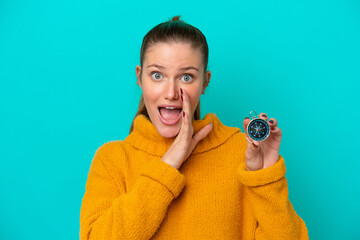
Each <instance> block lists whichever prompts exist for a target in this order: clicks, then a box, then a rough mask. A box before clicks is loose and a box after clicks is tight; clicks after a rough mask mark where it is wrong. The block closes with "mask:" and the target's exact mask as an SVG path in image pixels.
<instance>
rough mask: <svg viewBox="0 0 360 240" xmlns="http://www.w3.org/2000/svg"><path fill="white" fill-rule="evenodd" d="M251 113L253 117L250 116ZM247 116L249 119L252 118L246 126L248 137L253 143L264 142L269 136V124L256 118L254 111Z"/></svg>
mask: <svg viewBox="0 0 360 240" xmlns="http://www.w3.org/2000/svg"><path fill="white" fill-rule="evenodd" d="M252 113H254V114H255V116H252V115H251V114H252ZM249 116H250V119H251V118H252V120H251V121H250V122H249V124H248V125H247V132H248V135H249V137H251V138H252V139H253V140H255V141H259V142H260V141H264V140H265V139H266V138H267V137H268V136H269V134H270V127H269V124H268V123H267V122H266V121H265V120H263V119H261V118H256V116H257V114H256V112H255V111H251V112H250V114H249Z"/></svg>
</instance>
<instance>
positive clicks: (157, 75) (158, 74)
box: [152, 72, 162, 80]
mask: <svg viewBox="0 0 360 240" xmlns="http://www.w3.org/2000/svg"><path fill="white" fill-rule="evenodd" d="M152 76H153V78H155V79H156V80H159V79H161V77H162V76H161V74H160V73H158V72H154V73H153V74H152Z"/></svg>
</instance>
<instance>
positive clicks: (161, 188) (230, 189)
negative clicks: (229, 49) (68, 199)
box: [80, 17, 308, 240]
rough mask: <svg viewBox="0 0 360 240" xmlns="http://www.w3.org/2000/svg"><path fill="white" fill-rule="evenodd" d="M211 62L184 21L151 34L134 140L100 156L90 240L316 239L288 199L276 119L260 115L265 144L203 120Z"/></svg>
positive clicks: (84, 214) (93, 181)
mask: <svg viewBox="0 0 360 240" xmlns="http://www.w3.org/2000/svg"><path fill="white" fill-rule="evenodd" d="M207 63H208V46H207V43H206V39H205V37H204V35H203V34H202V33H201V32H200V31H199V30H198V29H197V28H195V27H193V26H191V25H189V24H186V23H185V22H184V21H181V20H179V17H174V18H173V19H172V20H170V21H168V22H164V23H161V24H159V25H157V26H155V27H154V28H153V29H152V30H150V31H149V32H148V33H147V35H146V36H145V37H144V39H143V43H142V47H141V54H140V66H136V75H137V84H138V85H139V86H140V87H141V89H142V96H141V100H140V105H139V109H138V112H137V114H136V116H135V118H134V121H133V124H132V126H131V128H130V134H129V136H128V137H127V138H126V139H125V140H124V141H112V142H108V143H106V144H104V145H102V146H101V147H100V148H99V149H98V150H97V151H96V153H95V156H94V158H93V161H92V164H91V167H90V171H89V175H88V180H87V183H86V192H85V194H84V197H83V202H82V206H81V216H80V239H81V240H85V239H97V240H98V239H308V233H307V228H306V226H305V224H304V222H303V220H302V219H301V218H300V217H299V216H298V215H297V214H296V212H295V211H294V209H293V207H292V205H291V203H290V201H289V199H288V188H287V181H286V178H285V171H286V170H285V163H284V159H283V158H282V156H281V155H279V148H280V141H281V130H280V129H279V127H278V126H277V121H276V119H274V118H271V119H269V120H268V117H267V114H265V113H262V114H260V115H259V117H260V118H262V119H264V120H265V121H268V123H269V125H270V127H271V133H270V135H269V137H268V138H267V139H266V140H265V141H262V142H256V141H253V140H251V138H249V137H248V136H247V133H242V132H241V131H240V129H239V128H236V127H228V126H225V125H223V124H222V123H221V122H220V120H219V119H218V117H217V116H216V115H215V114H214V113H208V114H206V115H205V117H204V119H200V102H199V99H200V96H201V94H203V93H204V91H205V89H206V87H207V86H208V84H209V82H210V77H211V72H210V71H206V70H207ZM249 121H250V119H248V118H246V119H245V120H244V121H243V124H244V129H246V126H247V124H248V123H249Z"/></svg>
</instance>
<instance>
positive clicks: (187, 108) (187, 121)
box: [180, 88, 193, 139]
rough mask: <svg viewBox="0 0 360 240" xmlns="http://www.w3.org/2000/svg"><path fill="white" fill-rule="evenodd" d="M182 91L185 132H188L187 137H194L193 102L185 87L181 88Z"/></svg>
mask: <svg viewBox="0 0 360 240" xmlns="http://www.w3.org/2000/svg"><path fill="white" fill-rule="evenodd" d="M180 93H181V96H182V100H183V102H182V110H183V112H184V113H185V117H184V118H183V119H184V129H183V132H184V134H186V138H187V139H191V137H192V133H193V132H192V121H191V103H190V98H189V95H188V94H187V92H186V90H185V89H184V88H180Z"/></svg>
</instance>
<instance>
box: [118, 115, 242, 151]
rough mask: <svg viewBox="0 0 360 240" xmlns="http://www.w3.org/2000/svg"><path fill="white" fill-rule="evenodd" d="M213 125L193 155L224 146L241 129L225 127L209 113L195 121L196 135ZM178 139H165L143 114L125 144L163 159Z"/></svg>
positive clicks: (137, 117) (138, 118)
mask: <svg viewBox="0 0 360 240" xmlns="http://www.w3.org/2000/svg"><path fill="white" fill-rule="evenodd" d="M209 123H212V124H213V127H212V129H211V132H210V133H209V134H208V135H207V136H206V137H205V138H204V139H203V140H201V141H200V142H199V143H198V144H197V145H196V147H195V149H194V150H193V152H192V154H198V153H202V152H205V151H208V150H210V149H212V148H215V147H217V146H219V145H221V144H223V143H224V142H225V141H226V140H227V139H229V138H230V137H231V136H232V135H234V134H235V133H236V132H239V131H240V129H239V128H236V127H228V126H225V125H223V124H222V123H221V122H220V120H219V118H218V117H217V116H216V115H215V114H214V113H208V114H206V115H205V117H204V118H203V119H202V120H193V121H192V125H193V129H194V135H195V134H196V133H197V132H198V131H200V130H201V129H202V128H203V127H205V126H206V125H207V124H209ZM175 138H176V137H173V138H165V137H163V136H161V135H160V134H159V132H158V131H157V129H156V128H155V126H154V124H153V123H152V122H151V121H150V120H149V119H148V118H147V117H146V116H145V115H143V114H140V115H138V116H136V118H135V120H134V128H133V131H132V132H131V133H130V134H129V136H128V137H127V138H125V142H127V143H129V144H131V145H132V146H133V147H135V148H137V149H139V150H142V151H144V152H147V153H148V154H151V155H154V156H159V157H162V156H164V154H165V153H166V151H167V150H168V149H169V147H170V146H171V144H172V143H173V142H174V140H175Z"/></svg>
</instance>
